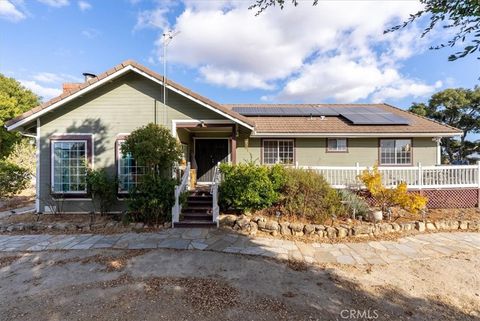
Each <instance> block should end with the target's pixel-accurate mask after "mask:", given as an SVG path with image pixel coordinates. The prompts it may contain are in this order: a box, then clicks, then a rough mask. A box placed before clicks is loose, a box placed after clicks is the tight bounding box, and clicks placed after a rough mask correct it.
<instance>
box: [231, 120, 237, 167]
mask: <svg viewBox="0 0 480 321" xmlns="http://www.w3.org/2000/svg"><path fill="white" fill-rule="evenodd" d="M230 142H231V144H230V149H231V151H230V152H231V154H232V164H236V163H237V126H236V125H233V126H232V137H231V140H230Z"/></svg>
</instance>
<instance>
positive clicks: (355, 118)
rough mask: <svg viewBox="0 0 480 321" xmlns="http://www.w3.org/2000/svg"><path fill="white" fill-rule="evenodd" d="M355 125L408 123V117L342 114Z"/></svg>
mask: <svg viewBox="0 0 480 321" xmlns="http://www.w3.org/2000/svg"><path fill="white" fill-rule="evenodd" d="M342 116H343V117H345V118H346V119H348V120H349V121H351V122H352V123H353V124H354V125H408V124H409V122H408V120H407V119H405V118H403V117H400V116H397V115H394V114H372V113H369V114H342Z"/></svg>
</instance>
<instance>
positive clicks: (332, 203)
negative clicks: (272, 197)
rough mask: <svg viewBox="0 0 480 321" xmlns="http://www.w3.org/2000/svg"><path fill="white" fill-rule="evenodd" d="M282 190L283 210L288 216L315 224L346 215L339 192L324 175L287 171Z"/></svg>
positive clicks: (298, 170) (295, 170) (312, 172)
mask: <svg viewBox="0 0 480 321" xmlns="http://www.w3.org/2000/svg"><path fill="white" fill-rule="evenodd" d="M285 174H286V182H285V186H284V188H283V190H282V208H283V211H284V212H285V213H286V214H289V215H294V216H298V217H302V218H305V219H307V220H309V221H311V222H314V223H320V224H321V223H324V222H325V220H326V219H328V218H331V217H333V216H335V215H340V214H344V212H345V210H344V208H343V206H342V203H341V198H340V195H339V194H338V192H337V191H336V190H335V189H333V188H332V187H330V185H329V184H328V183H327V181H326V180H325V179H324V178H323V176H322V175H320V174H318V173H316V172H314V171H309V170H302V169H291V168H290V169H286V170H285Z"/></svg>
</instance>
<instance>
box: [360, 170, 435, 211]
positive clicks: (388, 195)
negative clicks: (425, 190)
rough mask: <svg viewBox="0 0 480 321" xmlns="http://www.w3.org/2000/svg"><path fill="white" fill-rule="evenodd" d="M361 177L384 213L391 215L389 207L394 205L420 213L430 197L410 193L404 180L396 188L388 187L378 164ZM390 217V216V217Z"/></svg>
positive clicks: (364, 172) (365, 171)
mask: <svg viewBox="0 0 480 321" xmlns="http://www.w3.org/2000/svg"><path fill="white" fill-rule="evenodd" d="M360 179H361V181H362V182H363V184H364V185H365V187H366V188H367V190H368V191H369V192H370V194H371V195H372V197H373V198H374V199H375V202H376V203H377V205H378V206H380V208H381V210H382V212H383V214H384V215H387V216H388V215H389V213H390V212H389V209H390V208H391V207H393V206H400V207H401V208H403V209H405V210H407V211H409V212H411V213H418V212H419V211H420V210H423V209H424V208H425V207H426V205H427V201H428V199H427V198H426V197H424V196H421V195H419V194H415V193H411V194H410V193H408V191H407V184H406V183H404V182H402V183H400V184H398V185H397V186H396V187H395V188H387V187H385V185H383V183H382V174H381V173H380V171H379V170H378V166H377V165H375V166H373V170H371V171H370V170H368V169H366V170H364V171H363V172H362V174H361V175H360ZM389 219H390V217H389Z"/></svg>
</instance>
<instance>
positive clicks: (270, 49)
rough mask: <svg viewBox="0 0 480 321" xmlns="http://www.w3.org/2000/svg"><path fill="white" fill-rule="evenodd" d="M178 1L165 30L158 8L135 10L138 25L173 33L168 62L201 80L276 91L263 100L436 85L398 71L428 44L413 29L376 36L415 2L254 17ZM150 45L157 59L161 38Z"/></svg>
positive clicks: (417, 90)
mask: <svg viewBox="0 0 480 321" xmlns="http://www.w3.org/2000/svg"><path fill="white" fill-rule="evenodd" d="M183 2H184V9H183V11H182V12H181V13H180V14H179V15H178V16H177V17H176V18H175V20H174V23H171V26H169V24H168V20H167V18H166V17H167V14H168V13H169V10H168V8H166V7H165V6H163V5H159V6H158V7H156V8H155V9H154V10H150V11H143V12H141V13H140V14H139V16H138V21H137V26H142V27H146V26H148V27H155V28H158V29H160V30H163V29H165V28H167V27H171V28H172V29H175V30H179V31H180V32H181V33H180V34H179V35H178V36H177V37H176V38H175V39H174V40H173V41H172V42H171V43H170V45H169V56H168V59H169V62H172V63H177V64H181V65H183V66H187V67H189V68H192V69H195V70H197V71H198V73H199V77H200V79H201V80H202V81H205V82H208V83H211V84H215V85H219V86H225V87H228V88H239V89H254V88H257V89H263V90H270V91H277V92H275V93H273V92H272V94H270V95H265V96H264V97H263V99H269V100H276V99H278V100H304V101H315V102H317V101H322V100H326V99H332V100H336V101H342V102H353V101H357V100H362V99H368V100H378V99H390V98H393V99H398V98H400V97H402V96H403V97H406V96H414V95H422V94H428V93H429V91H430V92H431V90H434V89H435V88H436V87H435V84H427V83H424V82H422V81H421V80H418V79H413V78H411V77H409V76H407V75H404V74H402V65H401V63H402V62H403V61H405V60H406V59H408V58H410V57H412V56H414V55H416V54H418V53H420V52H421V51H422V50H423V49H424V48H427V47H428V41H429V39H420V37H419V35H420V30H419V29H418V28H417V27H416V26H411V27H409V28H407V29H405V30H401V31H398V32H395V33H391V34H386V35H385V34H384V33H383V31H384V30H385V29H387V28H388V27H391V26H393V25H395V24H396V23H398V22H401V21H403V20H404V19H405V18H407V17H408V15H409V14H410V13H412V12H416V11H418V9H419V8H421V4H420V3H419V2H416V1H408V2H407V1H320V2H319V4H318V5H317V6H316V7H312V6H311V3H310V2H301V3H300V5H299V6H298V7H296V8H294V7H289V8H287V9H286V10H284V11H281V10H279V9H278V8H270V9H269V10H267V11H265V12H264V13H262V14H261V15H260V16H257V17H256V16H255V15H254V13H255V12H254V11H251V10H248V8H247V7H248V4H249V2H248V1H232V0H225V1H194V0H184V1H183ZM155 46H156V48H157V57H159V59H161V53H162V38H161V33H160V36H159V38H158V39H157V41H156V42H155ZM279 88H280V89H279ZM402 90H406V92H401V91H402Z"/></svg>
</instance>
